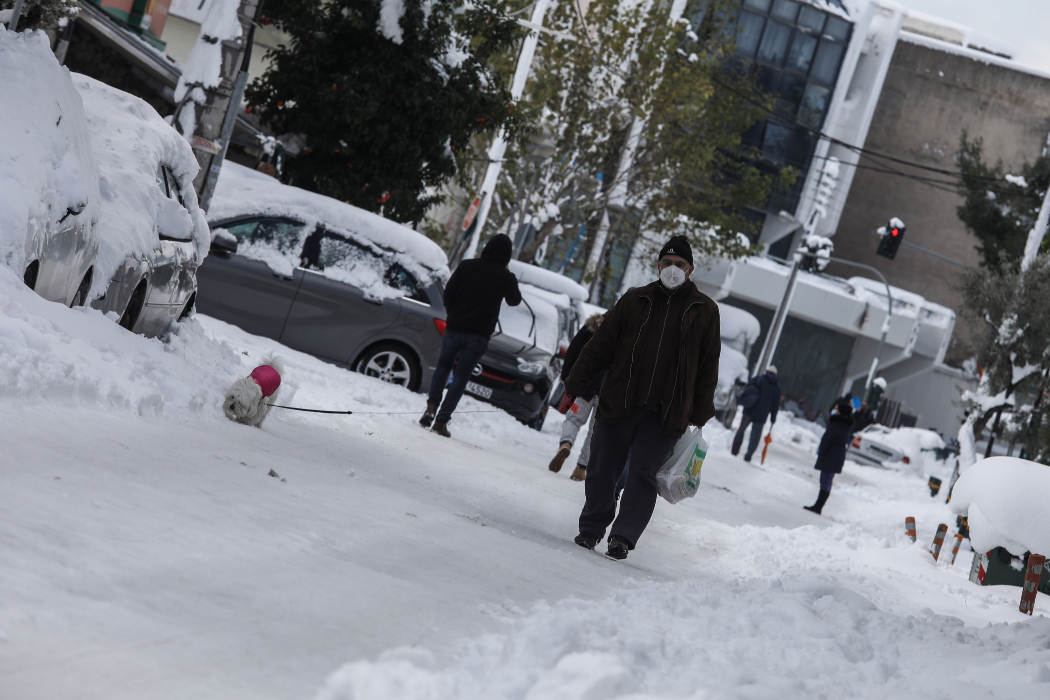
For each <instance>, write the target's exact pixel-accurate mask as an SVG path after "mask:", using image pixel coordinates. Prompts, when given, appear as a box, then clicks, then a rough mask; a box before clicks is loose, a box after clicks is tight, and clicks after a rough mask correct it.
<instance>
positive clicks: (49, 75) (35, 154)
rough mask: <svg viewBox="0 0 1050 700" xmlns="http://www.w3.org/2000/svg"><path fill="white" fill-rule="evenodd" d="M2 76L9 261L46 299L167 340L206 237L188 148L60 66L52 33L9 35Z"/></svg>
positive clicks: (191, 288)
mask: <svg viewBox="0 0 1050 700" xmlns="http://www.w3.org/2000/svg"><path fill="white" fill-rule="evenodd" d="M0 74H2V75H3V76H4V88H3V90H0V126H2V127H3V132H4V133H5V138H7V139H9V142H8V143H9V144H13V151H14V157H13V158H11V159H7V160H6V162H4V163H3V164H2V165H0V191H3V192H4V196H3V198H2V199H0V241H2V242H3V247H4V249H5V251H4V255H3V256H2V257H3V259H4V261H5V263H6V264H7V265H8V266H9V267H12V268H14V271H15V272H16V273H18V274H19V275H20V277H21V278H22V280H23V282H24V283H25V284H26V286H28V287H29V288H31V289H33V290H34V291H36V292H37V293H38V294H40V296H42V297H44V298H45V299H48V300H50V301H55V302H58V303H61V304H66V305H69V306H81V305H84V304H86V303H89V302H90V303H91V305H92V306H93V307H95V308H98V309H100V310H102V311H104V312H107V313H109V312H112V313H111V315H112V316H113V317H114V318H115V319H116V320H119V322H120V324H121V325H122V326H124V327H125V328H127V329H129V330H131V331H134V332H137V333H142V334H145V335H152V336H155V335H160V334H162V333H164V332H165V331H166V330H167V329H168V327H169V326H170V324H171V321H172V320H173V319H175V318H178V317H180V316H184V315H185V314H187V313H188V312H189V310H190V309H191V308H192V306H193V299H194V292H195V290H196V279H195V272H196V268H197V265H198V264H199V262H200V260H201V259H202V258H203V256H204V255H205V254H206V252H207V245H208V241H209V234H208V228H207V223H206V222H205V220H204V216H203V214H202V213H201V212H200V210H199V208H198V206H197V197H196V194H195V193H194V190H193V187H192V179H193V176H194V175H195V174H196V172H197V162H196V159H195V158H194V157H193V152H192V151H191V149H190V147H189V144H187V143H186V141H185V140H184V139H182V138H181V137H180V136H179V134H178V133H177V132H176V131H175V130H174V129H172V128H171V127H170V126H169V125H168V124H166V123H165V122H164V120H163V119H162V118H161V117H160V115H159V114H157V112H156V110H154V109H153V108H152V107H150V106H149V105H148V104H146V103H145V102H143V101H142V100H140V99H138V98H136V97H133V96H131V95H128V94H127V93H124V92H122V91H120V90H116V89H114V88H111V87H109V86H107V85H104V84H102V83H99V82H98V81H95V80H93V79H91V78H88V77H86V76H82V75H77V74H75V73H69V72H68V71H67V70H66V69H64V68H62V67H61V66H60V65H59V64H58V62H57V60H55V57H54V55H53V54H52V53H51V50H50V48H49V46H48V44H47V42H46V41H45V40H44V37H43V35H36V34H17V35H16V34H0ZM43 95H46V96H47V99H41V96H43Z"/></svg>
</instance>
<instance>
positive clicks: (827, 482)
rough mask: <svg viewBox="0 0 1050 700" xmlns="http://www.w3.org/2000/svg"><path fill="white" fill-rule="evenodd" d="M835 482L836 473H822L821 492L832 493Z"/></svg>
mask: <svg viewBox="0 0 1050 700" xmlns="http://www.w3.org/2000/svg"><path fill="white" fill-rule="evenodd" d="M834 480H835V472H825V471H822V472H821V473H820V490H821V491H829V492H830V491H831V482H832V481H834Z"/></svg>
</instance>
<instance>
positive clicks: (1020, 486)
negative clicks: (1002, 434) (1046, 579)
mask: <svg viewBox="0 0 1050 700" xmlns="http://www.w3.org/2000/svg"><path fill="white" fill-rule="evenodd" d="M1048 503H1050V467H1047V466H1044V465H1042V464H1037V463H1035V462H1029V461H1027V460H1024V459H1017V458H1016V457H990V458H988V459H982V460H981V461H979V462H977V463H976V464H974V465H973V466H972V467H970V468H969V469H967V470H966V471H965V472H963V475H962V476H960V477H959V480H958V481H957V482H955V488H954V489H953V490H952V500H951V509H952V512H954V513H956V514H958V515H965V516H967V520H968V521H969V525H970V541H971V542H972V543H973V548H974V550H975V551H978V552H987V551H989V550H991V549H994V548H995V547H1005V548H1006V549H1007V550H1009V551H1010V552H1011V553H1012V554H1016V555H1021V554H1023V553H1024V552H1035V553H1036V554H1042V555H1044V556H1050V517H1048V514H1047V507H1048Z"/></svg>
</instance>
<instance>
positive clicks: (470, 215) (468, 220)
mask: <svg viewBox="0 0 1050 700" xmlns="http://www.w3.org/2000/svg"><path fill="white" fill-rule="evenodd" d="M480 208H481V196H480V195H479V196H477V197H475V198H474V201H473V202H471V203H470V208H469V209H467V215H466V216H464V217H463V230H464V231H466V230H467V229H468V228H470V225H471V224H472V223H474V217H475V216H477V215H478V209H480Z"/></svg>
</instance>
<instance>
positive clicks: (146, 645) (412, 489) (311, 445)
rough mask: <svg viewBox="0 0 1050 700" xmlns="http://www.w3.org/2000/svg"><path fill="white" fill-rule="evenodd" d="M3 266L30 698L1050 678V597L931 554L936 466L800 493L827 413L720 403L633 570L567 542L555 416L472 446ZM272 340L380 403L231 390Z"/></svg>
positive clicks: (6, 650)
mask: <svg viewBox="0 0 1050 700" xmlns="http://www.w3.org/2000/svg"><path fill="white" fill-rule="evenodd" d="M0 277H3V279H0V287H2V288H0V424H2V425H3V426H4V430H3V435H4V438H3V441H2V449H3V452H2V456H0V460H2V464H3V469H2V478H3V486H2V488H0V511H2V512H3V517H0V596H2V600H3V604H2V605H0V698H3V699H4V700H7V699H8V698H11V699H12V700H43V699H45V698H46V699H47V700H55V699H57V698H78V699H88V700H91V699H95V698H98V699H102V698H105V699H106V700H117V699H119V700H122V699H125V698H127V699H131V698H135V699H136V700H139V699H146V698H149V699H153V698H157V699H160V698H164V699H168V698H171V699H174V698H180V699H181V698H222V699H224V700H231V699H232V700H239V699H241V698H243V699H245V700H247V699H249V698H250V699H253V700H255V699H258V698H274V699H276V698H281V699H283V700H289V699H298V698H312V697H317V698H323V699H324V700H336V699H340V700H349V699H350V698H354V699H358V700H361V699H368V700H380V699H383V700H386V699H392V698H412V699H416V698H419V699H423V698H435V699H437V698H442V699H444V698H449V699H452V698H456V699H460V698H478V699H479V700H480V699H481V698H485V699H486V700H488V699H495V698H515V699H518V698H523V699H526V700H541V699H544V698H550V699H554V698H558V699H559V700H584V699H585V698H587V699H597V698H613V697H627V696H630V697H631V698H633V699H634V700H638V699H640V698H767V697H768V698H810V697H833V696H834V697H873V698H890V697H893V698H904V697H916V698H919V697H922V698H924V700H925V699H927V698H931V697H938V698H939V697H946V698H947V697H951V698H970V697H973V698H976V697H1002V698H1013V697H1017V698H1022V697H1024V698H1030V697H1040V696H1041V691H1040V689H1042V690H1043V691H1045V689H1046V688H1050V685H1043V683H1046V682H1050V618H1048V617H1046V615H1045V614H1046V613H1047V612H1050V603H1048V602H1047V600H1046V598H1045V597H1040V599H1039V600H1038V601H1037V603H1036V610H1037V614H1036V616H1035V617H1034V618H1031V619H1028V618H1026V617H1025V616H1023V615H1021V614H1020V613H1019V612H1018V611H1017V603H1018V599H1019V594H1020V591H1019V589H1016V588H980V587H977V586H974V585H973V584H971V583H969V581H968V580H967V573H968V571H969V562H970V555H969V554H968V553H961V554H960V556H959V561H958V562H957V563H956V565H955V566H954V567H949V566H948V565H947V564H946V562H944V561H942V562H940V563H934V562H933V560H932V557H931V556H930V555H929V554H928V553H926V551H925V549H924V548H925V546H927V545H928V543H929V541H930V539H932V534H933V531H934V529H935V528H936V526H937V523H939V522H945V523H949V524H952V523H953V522H954V517H953V516H952V515H951V514H950V513H949V511H948V509H947V507H946V506H945V505H944V504H943V502H942V499H940V498H938V499H931V498H930V497H929V491H928V490H927V489H925V485H924V482H925V479H924V478H923V476H922V475H920V474H901V473H898V472H892V471H884V470H879V469H873V468H867V467H860V466H857V465H854V464H852V463H849V464H847V467H846V471H845V472H844V474H843V475H842V476H841V477H839V478H838V479H837V480H836V484H835V491H834V493H833V495H832V497H831V500H830V501H829V503H828V506H827V507H826V509H825V511H824V513H825V516H827V517H818V516H814V515H812V514H810V513H808V512H806V511H804V510H802V508H801V507H800V506H801V505H803V504H807V503H810V502H812V499H813V497H814V495H815V492H816V472H814V471H813V470H812V468H811V464H812V459H813V457H812V455H811V454H809V453H808V452H807V451H805V449H803V448H806V447H807V446H809V445H811V442H810V440H811V436H809V435H808V434H806V433H800V432H798V429H792V428H791V426H790V425H788V424H787V422H786V421H782V423H784V425H782V426H778V432H777V433H776V436H777V438H778V440H777V442H774V444H773V447H772V448H771V450H770V458H769V460H767V462H766V464H765V465H764V466H762V465H758V464H752V465H747V464H745V463H744V462H743V461H741V460H739V459H736V458H733V457H731V456H730V455H729V454H728V451H727V449H726V446H727V440H728V437H729V436H728V435H727V434H726V432H725V431H724V430H723V429H721V427H720V426H716V425H714V424H712V425H711V426H709V427H708V429H707V430H705V435H707V436H708V439H709V442H710V443H711V446H712V449H711V454H710V456H709V458H708V461H707V462H706V463H705V465H704V474H703V479H704V486H703V488H702V490H701V492H700V493H699V494H698V495H697V497H696V498H695V499H692V500H691V501H688V502H685V503H682V504H679V505H677V506H671V505H669V504H667V503H665V502H663V501H661V502H660V503H659V504H658V505H657V510H656V514H655V516H654V518H653V521H652V523H651V525H650V527H649V529H648V530H647V531H646V533H645V536H644V538H643V539H642V540H641V542H640V543H639V546H638V549H636V550H635V551H634V552H632V553H631V555H630V557H629V558H628V559H627V560H626V561H624V562H614V561H611V560H608V559H606V558H605V557H603V556H602V555H600V554H598V553H596V552H587V551H585V550H582V549H580V548H579V547H577V546H576V545H574V544H573V543H572V541H571V538H572V536H573V535H575V534H576V527H575V526H576V519H577V517H578V515H579V509H580V507H581V505H582V501H583V489H582V485H581V484H578V483H576V482H572V481H570V480H569V479H568V471H569V470H568V469H566V470H563V472H562V473H561V474H557V475H554V474H551V473H550V472H549V471H548V470H547V468H546V464H547V462H548V460H549V459H550V457H551V455H552V453H553V450H554V448H555V446H556V441H557V438H556V434H557V429H558V421H559V418H558V417H555V418H553V419H552V420H550V421H549V422H548V425H547V426H546V427H545V430H544V432H543V433H537V432H535V431H531V430H528V429H526V428H524V427H523V426H521V425H519V424H518V423H516V422H515V421H514V420H513V419H511V418H509V417H508V416H506V415H505V414H502V413H491V412H485V413H475V414H468V413H462V414H460V415H459V416H458V417H457V418H456V419H455V420H454V422H453V423H452V425H451V426H450V427H451V428H452V430H453V434H454V437H453V439H452V440H446V439H443V438H440V437H438V436H436V435H433V434H431V433H428V432H426V431H423V430H422V429H420V428H419V427H418V426H417V425H416V424H415V421H416V419H417V418H418V413H419V411H420V409H421V408H422V404H423V397H421V396H418V395H413V394H409V393H408V392H405V391H403V390H400V389H397V388H394V387H391V386H388V385H385V384H382V383H380V382H377V381H375V380H371V379H367V378H364V377H361V376H359V375H354V374H351V373H348V372H345V371H343V370H340V369H338V368H335V367H333V366H330V365H326V364H324V363H322V362H319V361H317V360H314V359H313V358H310V357H307V356H304V355H301V354H299V353H295V352H292V351H289V350H280V348H278V346H277V345H276V344H275V343H273V342H271V341H267V340H263V339H259V338H254V337H251V336H248V335H246V334H244V333H242V332H241V331H239V330H238V329H236V328H232V327H230V326H226V325H225V324H222V323H219V322H216V321H214V320H211V319H207V318H198V319H195V320H191V321H189V322H186V323H184V324H183V326H182V327H181V328H180V329H179V331H178V333H177V334H176V335H175V336H174V337H173V339H172V340H171V341H170V342H169V343H167V344H162V343H160V342H159V341H147V340H145V339H141V338H136V337H132V336H129V335H128V334H126V333H125V332H124V331H122V330H120V329H119V328H117V327H116V326H115V324H112V323H111V322H109V321H108V320H106V319H104V318H102V317H101V316H100V315H98V314H97V313H92V312H86V311H77V310H68V309H63V308H61V307H57V306H55V305H52V304H47V303H46V302H42V301H40V300H39V299H37V298H35V297H33V296H32V295H31V294H27V293H25V292H24V291H23V290H21V289H20V288H18V285H17V281H11V280H8V279H7V278H6V277H4V273H3V272H2V271H0ZM274 349H278V350H280V353H281V354H282V356H283V357H284V358H285V359H286V364H287V368H288V369H287V373H286V374H287V377H286V389H285V390H282V391H283V392H284V393H283V395H282V397H281V400H282V403H284V402H291V403H294V404H295V405H304V406H321V407H326V408H349V409H353V410H355V411H358V412H357V413H355V415H353V416H349V417H344V416H317V415H308V414H297V413H291V412H274V413H273V414H272V415H271V417H270V418H269V419H268V421H267V423H266V424H265V426H264V428H263V429H262V430H256V429H252V428H247V427H244V426H239V425H234V424H231V423H229V422H228V421H226V419H225V418H223V417H222V415H221V409H220V408H219V405H218V404H219V401H220V400H221V398H220V397H221V391H222V388H223V387H224V386H225V384H227V383H228V382H229V381H231V380H232V379H234V378H236V377H237V376H243V374H246V373H247V371H248V370H250V368H251V367H252V366H254V365H255V364H257V363H258V362H259V361H260V359H261V358H262V357H263V356H264V355H265V354H266V353H268V352H270V351H271V350H274ZM461 409H462V411H464V412H467V411H486V410H487V409H488V407H487V406H486V405H484V404H481V403H478V402H475V401H473V400H470V399H466V400H465V401H464V402H463V403H462V404H461ZM371 412H381V413H391V414H392V415H373V414H372V413H371ZM792 433H795V434H796V435H797V437H798V438H799V442H798V443H796V444H792V443H791V442H790V436H791V434H792ZM756 461H757V460H756ZM270 470H273V471H275V472H276V473H277V474H279V477H272V476H269V472H270ZM906 515H913V516H915V517H916V518H917V520H918V522H919V542H918V544H915V545H913V544H912V543H911V542H910V541H908V540H907V539H906V538H905V537H904V535H903V530H902V527H901V526H902V524H903V519H904V517H905V516H906ZM344 664H346V665H345V666H344ZM341 667H342V668H341ZM326 679H327V681H326ZM1033 683H1038V684H1040V685H1032V684H1033Z"/></svg>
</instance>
